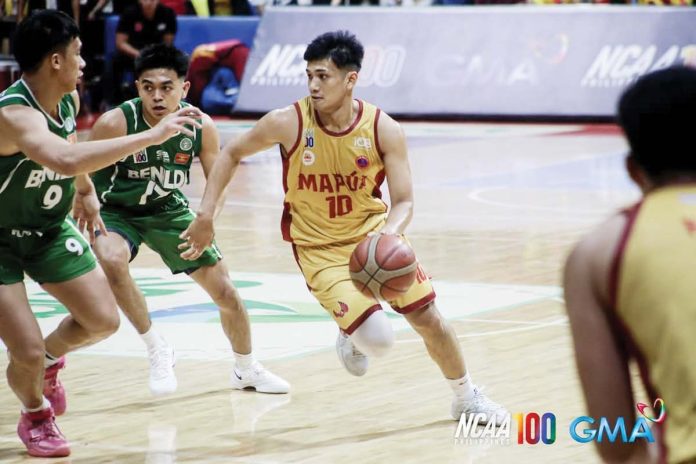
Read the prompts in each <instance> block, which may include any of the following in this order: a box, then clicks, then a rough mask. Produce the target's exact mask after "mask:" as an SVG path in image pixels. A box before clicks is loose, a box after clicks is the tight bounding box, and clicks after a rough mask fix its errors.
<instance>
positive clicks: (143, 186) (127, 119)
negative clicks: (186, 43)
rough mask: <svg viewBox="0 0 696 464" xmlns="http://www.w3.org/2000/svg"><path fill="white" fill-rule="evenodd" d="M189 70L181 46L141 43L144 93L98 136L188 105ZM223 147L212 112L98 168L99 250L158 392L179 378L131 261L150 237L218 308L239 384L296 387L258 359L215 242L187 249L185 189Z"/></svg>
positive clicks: (105, 119)
mask: <svg viewBox="0 0 696 464" xmlns="http://www.w3.org/2000/svg"><path fill="white" fill-rule="evenodd" d="M187 69H188V57H187V56H186V54H184V53H183V52H181V51H179V50H177V49H176V48H174V47H171V46H167V45H153V46H150V47H148V48H145V49H143V50H142V51H141V54H140V56H139V57H138V59H137V60H136V63H135V77H136V87H137V89H138V95H139V97H138V98H135V99H133V100H129V101H126V102H125V103H123V104H121V105H120V106H119V107H117V108H115V109H113V110H111V111H109V112H107V113H105V114H104V115H102V116H101V117H100V118H99V119H98V120H97V122H96V123H95V125H94V128H93V129H92V134H91V138H92V139H106V138H112V137H120V136H123V135H126V134H137V133H139V132H142V131H146V130H147V129H148V128H149V127H150V126H152V125H155V124H157V123H158V122H159V121H160V120H161V119H162V118H165V117H166V116H167V115H169V114H171V113H173V112H175V111H177V110H179V109H180V108H182V107H186V106H187V103H184V102H182V99H183V98H184V97H185V96H186V92H187V91H188V88H189V85H190V84H189V82H187V81H185V80H184V78H185V76H186V71H187ZM219 150H220V145H219V136H218V133H217V129H216V128H215V124H214V123H213V121H212V120H211V119H210V117H208V116H207V115H204V116H203V119H202V129H196V130H195V133H194V134H193V137H191V136H190V135H188V134H179V135H175V136H173V137H171V138H170V139H169V140H167V141H165V142H163V143H161V144H159V145H152V146H149V147H147V148H146V149H144V150H141V151H138V152H134V153H132V154H131V155H130V156H127V157H126V158H124V159H123V160H121V161H119V162H118V163H116V164H114V165H112V166H109V167H108V168H105V169H102V170H101V171H99V172H97V173H96V174H94V176H93V179H94V182H95V185H96V188H97V194H98V196H99V199H100V201H101V202H102V211H101V216H102V219H103V220H104V223H105V224H106V228H107V230H109V231H110V232H111V233H110V234H108V235H100V236H99V237H97V239H96V244H95V247H94V249H95V252H96V254H97V256H98V257H99V261H100V263H101V265H102V267H103V268H104V271H105V272H106V275H107V278H108V279H109V283H110V284H111V288H112V290H113V292H114V295H116V300H117V301H118V304H119V306H120V307H121V309H122V310H123V311H124V312H125V314H126V315H127V316H128V319H129V320H130V321H131V323H132V324H133V325H134V326H135V328H136V330H137V331H138V333H139V334H140V335H141V336H142V338H143V341H144V342H145V344H146V345H147V348H148V355H149V359H150V390H151V392H152V393H153V394H154V395H160V394H166V393H172V392H174V391H175V390H176V387H177V381H176V376H175V374H174V369H173V366H174V361H175V359H174V348H173V347H172V346H171V345H169V344H168V343H167V342H166V341H165V340H164V339H163V338H162V337H161V336H160V335H159V334H158V333H157V332H155V329H154V328H153V326H152V322H151V320H150V317H149V315H148V310H147V304H146V302H145V297H144V296H143V293H142V292H141V291H140V289H139V288H138V286H137V285H136V283H135V281H134V280H133V278H132V277H131V275H130V273H129V270H128V263H129V261H131V260H132V259H133V258H135V256H136V254H137V253H138V248H139V246H140V245H141V244H142V243H145V244H147V245H148V247H150V248H151V249H152V250H154V251H155V252H157V253H158V254H159V255H160V257H161V258H162V260H163V261H164V263H165V264H166V265H167V267H169V269H170V270H171V271H172V272H173V273H180V272H185V273H187V274H189V275H190V276H191V278H192V279H193V280H195V281H196V282H197V283H198V284H199V285H200V286H201V287H202V288H203V289H204V290H205V291H206V292H207V293H208V294H209V295H210V296H211V298H212V299H213V301H214V302H215V303H216V304H217V305H218V306H219V307H220V318H221V320H222V326H223V329H224V331H225V334H226V335H227V337H228V338H229V340H230V342H231V344H232V348H233V351H234V356H235V360H236V366H235V369H234V372H233V374H232V376H231V379H232V385H233V386H234V387H235V388H239V389H243V388H250V387H251V388H254V389H256V391H257V392H263V393H287V392H288V391H289V388H290V386H289V385H288V383H287V382H286V381H284V380H283V379H281V378H280V377H278V376H276V375H274V374H272V373H271V372H269V371H268V370H266V369H265V368H264V367H263V366H262V365H261V364H260V363H259V362H258V361H256V360H255V359H254V356H253V355H252V353H251V329H250V326H249V317H248V315H247V313H246V309H245V308H244V304H243V302H242V300H241V298H240V296H239V294H238V293H237V290H236V289H235V288H234V286H233V285H232V282H231V280H230V278H229V275H228V271H227V268H226V266H225V264H224V263H223V262H222V255H221V254H220V251H219V250H218V248H217V246H215V245H213V246H211V247H209V248H207V249H206V250H204V251H203V253H202V254H201V255H200V256H199V257H198V259H197V260H195V261H186V260H184V259H182V258H181V257H179V251H178V248H177V246H178V245H179V243H180V242H181V240H180V239H179V234H181V232H183V231H184V230H185V229H186V228H187V227H188V226H189V224H190V223H191V222H192V221H193V219H194V217H195V215H194V214H193V212H192V211H191V210H190V209H189V206H188V200H187V199H186V197H185V196H184V194H183V193H182V192H181V191H180V190H179V189H180V187H182V186H183V185H184V184H186V183H187V182H188V176H189V170H190V168H191V163H192V162H193V158H194V156H198V157H199V158H200V161H201V166H202V167H203V172H204V173H205V175H206V176H207V175H208V174H209V173H210V170H211V168H212V165H213V162H214V161H215V158H216V157H217V154H218V152H219Z"/></svg>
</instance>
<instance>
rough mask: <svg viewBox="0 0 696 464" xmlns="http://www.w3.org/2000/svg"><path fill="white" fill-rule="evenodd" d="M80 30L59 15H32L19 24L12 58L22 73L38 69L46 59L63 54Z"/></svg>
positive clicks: (65, 16) (13, 43) (55, 11)
mask: <svg viewBox="0 0 696 464" xmlns="http://www.w3.org/2000/svg"><path fill="white" fill-rule="evenodd" d="M79 36H80V29H79V28H78V27H77V24H75V21H74V20H73V19H72V18H71V17H70V16H68V15H66V14H65V13H63V12H62V11H57V10H40V11H34V12H32V13H31V14H30V15H29V16H27V17H26V18H24V20H23V21H22V22H21V23H19V26H17V29H16V30H15V32H14V36H13V39H12V54H13V55H14V57H15V60H17V63H18V64H19V69H21V70H22V72H28V73H32V72H35V71H37V70H38V69H39V67H40V66H41V62H42V61H43V60H44V58H46V57H47V56H49V55H51V54H53V53H55V52H57V51H61V52H63V51H65V48H66V47H67V46H68V45H70V42H72V41H73V39H75V38H76V37H79Z"/></svg>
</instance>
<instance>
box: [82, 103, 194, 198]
mask: <svg viewBox="0 0 696 464" xmlns="http://www.w3.org/2000/svg"><path fill="white" fill-rule="evenodd" d="M182 106H188V103H184V102H181V104H180V107H182ZM118 108H119V109H120V110H121V111H123V115H124V116H125V117H126V122H127V125H128V134H135V133H138V132H142V131H145V130H148V129H149V128H150V127H151V126H150V125H149V124H148V123H147V121H145V117H144V115H143V103H142V101H141V100H140V98H134V99H133V100H129V101H127V102H125V103H122V104H121V105H119V107H118ZM201 137H202V132H201V130H200V129H198V128H195V130H194V136H193V137H189V136H187V135H184V134H178V135H175V136H174V137H172V138H170V139H169V140H167V141H166V142H164V143H163V144H161V145H152V146H150V147H147V148H146V149H145V150H141V151H139V152H137V153H133V154H132V155H128V156H126V157H125V158H123V159H122V160H121V161H119V162H118V163H116V164H113V165H111V166H109V167H106V168H104V169H102V170H100V171H97V172H96V173H95V174H94V175H93V177H92V179H93V181H94V185H95V187H96V188H97V194H98V195H99V199H100V200H101V202H102V203H103V204H104V205H105V206H107V207H109V206H114V207H116V208H120V209H129V210H135V211H151V210H153V209H156V208H157V207H159V206H161V205H163V204H165V203H167V204H168V205H171V204H172V203H170V202H172V201H174V202H175V203H179V204H181V206H188V201H187V200H186V197H185V196H184V194H183V193H181V191H180V190H179V189H180V188H181V187H182V186H183V185H184V184H187V183H188V182H189V169H190V168H191V163H192V162H193V157H194V156H196V154H198V153H200V150H201Z"/></svg>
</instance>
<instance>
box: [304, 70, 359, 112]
mask: <svg viewBox="0 0 696 464" xmlns="http://www.w3.org/2000/svg"><path fill="white" fill-rule="evenodd" d="M357 79H358V73H357V72H355V71H345V70H341V69H339V68H337V67H336V65H335V64H334V63H333V61H331V60H330V59H328V58H327V59H324V60H317V61H311V62H309V63H307V86H308V87H309V95H310V96H311V97H312V104H313V105H314V108H316V109H317V110H318V111H321V112H330V111H334V110H336V109H338V108H340V106H341V105H343V104H344V103H345V101H346V97H350V95H351V91H352V90H353V87H354V86H355V82H356V81H357Z"/></svg>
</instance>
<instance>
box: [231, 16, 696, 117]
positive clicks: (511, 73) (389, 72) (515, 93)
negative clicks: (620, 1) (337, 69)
mask: <svg viewBox="0 0 696 464" xmlns="http://www.w3.org/2000/svg"><path fill="white" fill-rule="evenodd" d="M695 24H696V10H694V9H685V8H678V7H623V6H551V7H533V6H503V7H479V6H477V7H441V8H436V7H431V8H427V9H420V8H417V9H410V8H402V9H399V8H364V9H363V8H318V7H313V8H272V9H268V11H267V13H266V14H265V15H264V16H263V17H262V20H261V24H260V25H259V28H258V31H257V34H256V40H255V43H254V48H253V51H252V54H251V56H250V58H249V61H248V63H247V66H246V70H245V73H244V80H243V83H242V89H241V94H240V98H239V101H238V103H237V108H236V109H237V110H238V111H247V112H266V111H269V110H271V109H274V108H278V107H282V106H286V105H289V104H291V103H292V102H293V101H295V100H297V99H299V98H301V97H303V96H305V95H306V94H307V87H306V77H305V66H306V63H305V62H304V60H303V59H302V55H303V53H304V50H305V47H306V44H307V43H308V42H310V41H311V40H312V39H313V38H314V37H316V36H317V35H319V34H321V33H323V32H326V31H332V30H338V29H348V30H350V31H352V32H353V33H355V34H356V35H357V37H358V39H360V40H361V42H362V43H363V45H364V46H365V51H366V54H365V60H364V62H363V69H362V71H361V72H360V78H359V81H358V88H357V89H356V90H355V92H354V94H355V96H356V97H358V98H363V99H365V100H368V101H371V102H373V103H375V104H377V105H379V106H380V107H381V108H383V109H384V110H385V111H387V112H389V113H394V114H411V115H437V114H441V115H448V114H450V115H455V114H456V115H504V116H611V115H612V114H613V113H614V110H615V105H616V99H617V97H618V95H619V94H620V92H621V90H622V89H623V88H624V87H625V86H626V85H627V84H628V83H630V82H631V81H633V80H634V79H635V78H636V77H637V76H639V75H641V74H644V73H646V72H648V71H651V70H655V69H660V68H664V67H667V66H671V65H674V64H690V65H696V27H694V25H695Z"/></svg>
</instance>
